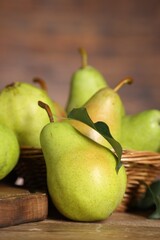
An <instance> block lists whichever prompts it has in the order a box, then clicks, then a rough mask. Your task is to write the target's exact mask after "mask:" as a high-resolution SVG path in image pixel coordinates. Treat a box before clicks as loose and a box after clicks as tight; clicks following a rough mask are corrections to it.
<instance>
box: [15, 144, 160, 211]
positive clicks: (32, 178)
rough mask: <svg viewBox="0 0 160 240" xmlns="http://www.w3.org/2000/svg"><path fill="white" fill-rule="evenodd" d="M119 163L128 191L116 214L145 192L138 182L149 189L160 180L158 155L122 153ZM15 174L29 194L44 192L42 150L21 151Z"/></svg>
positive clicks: (24, 149)
mask: <svg viewBox="0 0 160 240" xmlns="http://www.w3.org/2000/svg"><path fill="white" fill-rule="evenodd" d="M122 163H123V165H124V166H125V169H126V172H127V178H128V179H127V189H126V192H125V196H124V198H123V201H122V202H121V204H120V206H119V207H118V208H117V211H121V212H124V211H126V210H128V208H130V206H131V205H132V204H133V202H135V201H137V200H138V199H139V198H140V197H141V196H142V194H143V193H144V192H145V190H146V189H145V186H144V185H143V184H141V182H145V183H146V184H147V185H149V184H151V183H152V182H153V181H154V180H156V179H157V177H160V154H159V153H154V152H144V151H143V152H140V151H127V150H125V151H123V154H122ZM16 172H17V174H18V176H19V177H22V178H23V179H24V185H25V186H26V187H27V188H29V189H30V190H35V189H36V190H39V191H45V192H47V183H46V165H45V160H44V157H43V153H42V150H41V149H35V148H22V149H21V154H20V159H19V162H18V165H17V167H16Z"/></svg>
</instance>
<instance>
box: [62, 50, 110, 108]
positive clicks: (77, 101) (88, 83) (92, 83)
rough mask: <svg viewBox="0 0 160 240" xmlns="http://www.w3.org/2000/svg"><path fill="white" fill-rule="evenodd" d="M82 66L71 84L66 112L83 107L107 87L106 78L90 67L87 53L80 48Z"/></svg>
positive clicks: (74, 74)
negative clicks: (96, 93)
mask: <svg viewBox="0 0 160 240" xmlns="http://www.w3.org/2000/svg"><path fill="white" fill-rule="evenodd" d="M79 52H80V54H81V56H82V66H81V67H80V68H79V69H78V70H76V71H75V72H74V73H73V75H72V77H71V83H70V92H69V98H68V101H67V105H66V111H67V112H68V113H69V112H70V111H71V110H72V109H73V108H79V107H81V106H82V105H83V104H84V103H85V102H86V101H87V100H88V99H89V98H90V97H91V96H92V95H93V94H94V93H95V92H97V91H98V90H99V89H101V88H104V87H106V86H107V82H106V80H105V78H104V76H103V75H102V74H101V73H100V72H99V71H98V70H97V69H96V68H94V67H93V66H90V65H88V62H87V52H86V51H85V50H84V49H82V48H80V49H79Z"/></svg>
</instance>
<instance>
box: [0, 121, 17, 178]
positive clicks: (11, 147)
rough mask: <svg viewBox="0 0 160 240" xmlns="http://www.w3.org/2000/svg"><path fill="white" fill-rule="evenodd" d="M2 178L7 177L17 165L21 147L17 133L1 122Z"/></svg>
mask: <svg viewBox="0 0 160 240" xmlns="http://www.w3.org/2000/svg"><path fill="white" fill-rule="evenodd" d="M0 145H1V147H0V180H2V179H3V178H4V177H6V176H7V175H8V174H9V173H10V172H11V171H12V170H13V168H14V167H15V166H16V164H17V162H18V159H19V154H20V147H19V143H18V140H17V137H16V135H15V133H14V132H13V131H12V130H11V129H9V128H8V127H6V126H3V125H1V124H0Z"/></svg>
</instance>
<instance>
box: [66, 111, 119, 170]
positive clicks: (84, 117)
mask: <svg viewBox="0 0 160 240" xmlns="http://www.w3.org/2000/svg"><path fill="white" fill-rule="evenodd" d="M68 118H72V119H75V120H78V121H81V122H83V123H85V124H86V125H88V126H89V127H91V128H93V129H94V130H95V131H97V132H98V133H99V134H101V135H102V136H103V137H104V138H105V139H106V140H107V141H108V142H109V143H110V145H111V146H112V148H113V149H114V151H115V157H116V159H117V164H116V170H117V171H118V170H119V169H120V167H121V166H122V163H121V157H122V147H121V145H120V143H119V142H117V141H116V140H115V139H114V138H113V137H112V135H111V133H110V130H109V127H108V125H107V124H106V123H104V122H101V121H98V122H96V123H93V121H92V120H91V118H90V116H89V115H88V112H87V110H86V108H84V107H82V108H74V109H73V110H72V111H71V112H70V113H69V114H68Z"/></svg>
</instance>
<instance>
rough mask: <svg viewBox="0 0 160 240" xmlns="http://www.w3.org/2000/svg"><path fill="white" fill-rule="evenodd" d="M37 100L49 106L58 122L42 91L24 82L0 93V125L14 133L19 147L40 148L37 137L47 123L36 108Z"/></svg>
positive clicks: (56, 115) (54, 108)
mask: <svg viewBox="0 0 160 240" xmlns="http://www.w3.org/2000/svg"><path fill="white" fill-rule="evenodd" d="M39 100H41V101H45V102H46V103H48V104H49V105H50V107H51V109H52V112H53V114H54V116H55V119H56V120H58V119H59V116H58V113H57V112H56V107H55V104H54V102H53V100H52V99H51V98H50V97H49V96H48V94H47V93H46V91H45V90H43V89H41V88H38V87H36V86H33V85H32V84H29V83H25V82H14V83H12V84H10V85H7V86H6V87H5V88H3V89H2V90H1V91H0V123H1V124H3V125H5V126H7V127H9V128H10V129H12V130H13V131H14V132H15V133H16V136H17V138H18V141H19V144H20V146H21V147H23V146H28V147H40V140H39V135H40V132H41V129H42V128H43V127H44V126H45V125H46V124H47V123H48V117H47V116H45V115H44V114H43V110H42V109H40V108H39V107H38V106H37V102H38V101H39ZM37 119H38V120H37Z"/></svg>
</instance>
